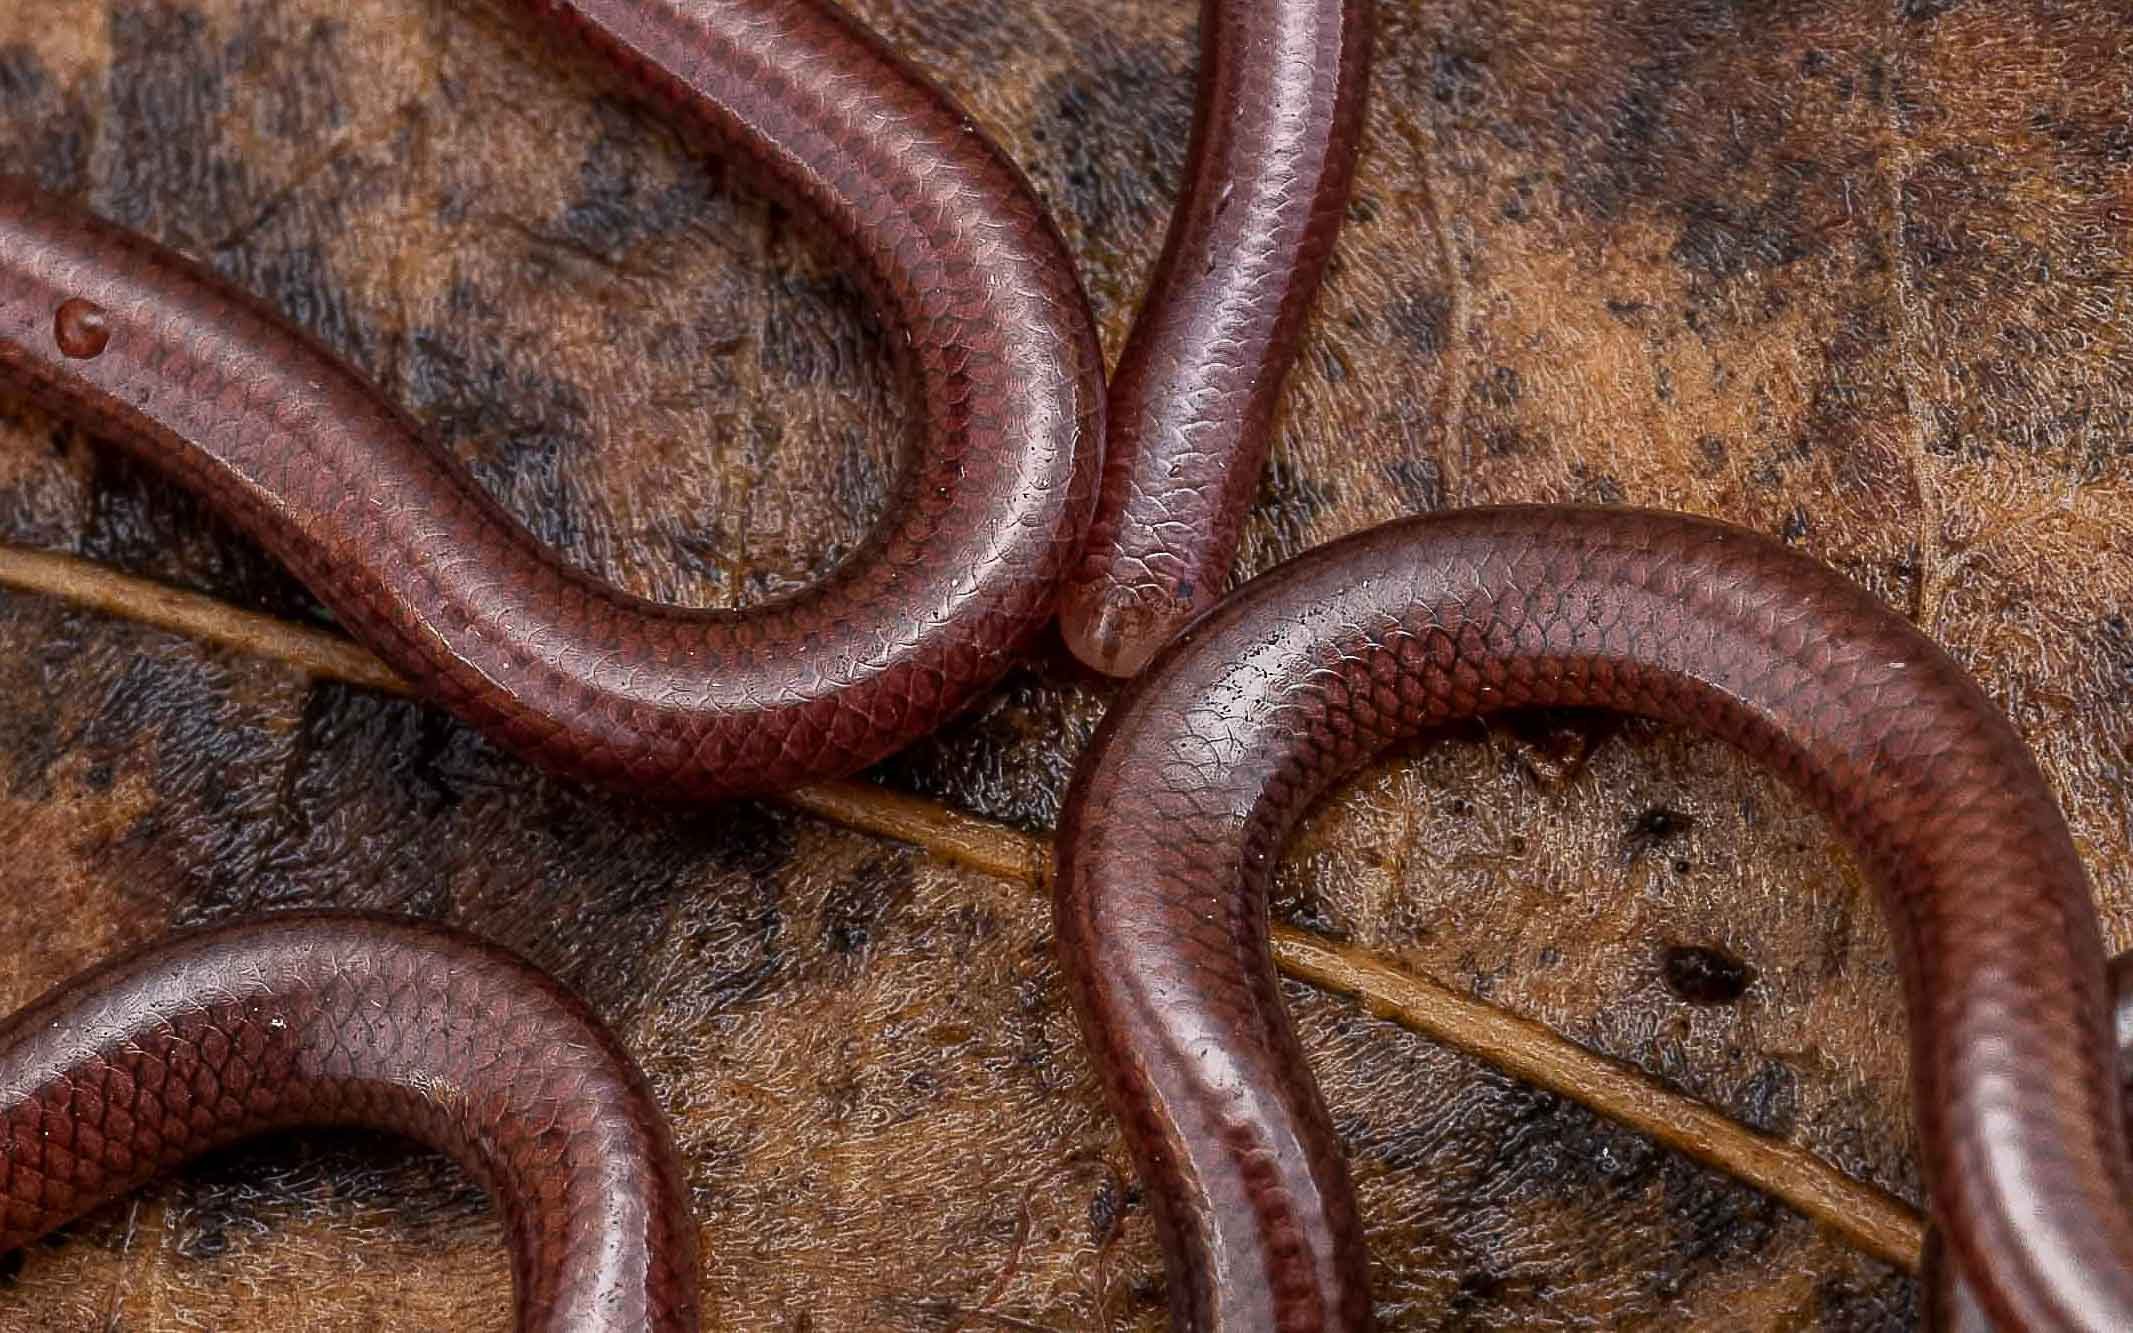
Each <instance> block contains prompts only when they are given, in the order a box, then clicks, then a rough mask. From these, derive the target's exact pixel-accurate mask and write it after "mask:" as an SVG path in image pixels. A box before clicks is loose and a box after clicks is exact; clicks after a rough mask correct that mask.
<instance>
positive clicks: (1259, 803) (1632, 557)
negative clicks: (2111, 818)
mask: <svg viewBox="0 0 2133 1333" xmlns="http://www.w3.org/2000/svg"><path fill="white" fill-rule="evenodd" d="M1559 705H1578V706H1598V707H1607V708H1613V709H1618V710H1622V711H1626V712H1633V713H1639V714H1644V715H1647V716H1652V717H1657V718H1661V719H1665V720H1669V721H1677V722H1687V723H1690V724H1692V725H1695V726H1697V727H1699V728H1700V729H1702V730H1704V731H1707V732H1710V733H1712V734H1714V735H1716V736H1719V737H1722V738H1724V739H1725V740H1728V741H1730V742H1732V743H1733V744H1735V745H1737V746H1739V747H1740V748H1741V749H1742V750H1744V751H1745V752H1746V753H1748V754H1749V755H1750V756H1752V757H1755V758H1757V759H1760V760H1762V761H1763V762H1765V763H1768V764H1770V765H1772V766H1773V767H1775V768H1776V769H1777V770H1778V771H1779V772H1781V773H1782V774H1783V775H1784V776H1785V777H1786V778H1787V779H1788V780H1790V781H1791V782H1792V783H1794V784H1795V785H1797V786H1798V787H1799V788H1800V789H1801V790H1802V791H1804V792H1805V793H1806V794H1807V795H1808V796H1810V797H1811V798H1812V799H1813V800H1814V801H1815V803H1816V804H1817V805H1818V806H1819V807H1820V808H1821V809H1822V810H1823V811H1824V812H1826V813H1827V814H1828V815H1829V816H1830V818H1831V819H1832V820H1833V821H1834V822H1835V824H1836V825H1837V827H1838V828H1839V830H1841V832H1842V833H1843V834H1844V835H1845V837H1846V839H1847V840H1848V841H1849V843H1850V845H1851V847H1852V849H1853V851H1854V853H1855V854H1856V855H1857V856H1858V858H1859V860H1860V862H1861V864H1862V867H1863V868H1864V869H1865V870H1866V871H1867V873H1868V875H1869V877H1870V878H1871V879H1872V880H1873V881H1874V883H1875V885H1876V886H1877V888H1878V890H1879V893H1880V897H1881V902H1882V907H1883V910H1884V913H1885V915H1886V916H1887V918H1888V921H1889V926H1890V933H1891V934H1892V935H1893V936H1894V937H1895V940H1896V943H1897V948H1898V953H1899V962H1900V964H1901V967H1902V970H1903V975H1904V979H1905V988H1906V995H1907V999H1908V1006H1909V1016H1910V1031H1911V1050H1912V1071H1913V1091H1914V1094H1915V1099H1916V1113H1917V1121H1918V1129H1919V1140H1920V1146H1921V1151H1922V1156H1923V1160H1924V1166H1925V1174H1926V1177H1927V1183H1928V1189H1929V1192H1930V1196H1931V1205H1932V1211H1933V1214H1934V1216H1935V1218H1936V1220H1937V1221H1938V1223H1939V1225H1940V1226H1941V1227H1942V1228H1943V1236H1944V1239H1945V1242H1946V1244H1947V1246H1948V1248H1949V1250H1950V1252H1951V1253H1952V1254H1953V1255H1954V1256H1955V1258H1956V1260H1957V1263H1958V1265H1959V1267H1960V1269H1961V1270H1962V1271H1963V1272H1964V1273H1965V1274H1966V1275H1968V1276H1969V1277H1970V1278H1971V1280H1972V1281H1973V1282H1974V1283H1975V1284H1976V1287H1977V1290H1978V1292H1979V1294H1980V1296H1981V1298H1982V1300H1983V1301H1984V1303H1985V1304H1986V1306H1987V1308H1988V1309H1989V1310H1990V1311H1991V1312H1992V1313H1993V1314H1994V1315H1995V1316H1997V1317H1998V1318H1999V1319H2000V1320H2001V1321H2002V1322H2003V1324H2004V1326H2005V1327H2006V1328H2009V1329H2083V1330H2105V1329H2114V1328H2115V1329H2126V1328H2133V1211H2129V1210H2128V1207H2127V1201H2128V1200H2133V1177H2129V1173H2128V1168H2127V1162H2126V1149H2125V1143H2124V1137H2123V1130H2122V1127H2121V1123H2120V1115H2119V1104H2118V1090H2117V1078H2116V1066H2115V1060H2114V1058H2113V1054H2112V1051H2113V1047H2112V1046H2111V1036H2112V1028H2111V1023H2110V1020H2109V1015H2108V1012H2107V1008H2106V1004H2105V988H2104V970H2103V951H2102V945H2101V943H2100V939H2099V934H2098V927H2097V921H2096V917H2095V912H2094V908H2093V906H2092V904H2091V902H2090V900H2089V893H2088V886H2087V881H2086V880H2085V878H2084V876H2083V873H2082V868H2081V862H2080V860H2079V859H2078V857H2077V856H2076V854H2075V851H2074V847H2073V843H2072V841H2071V839H2070V838H2069V836H2068V834H2067V831H2066V826H2065V824H2064V822H2063V821H2062V820H2061V818H2060V815H2059V811H2058V809H2057V807H2056V806H2055V805H2054V804H2053V801H2052V797H2051V794H2050V792H2049V791H2048V790H2047V789H2046V787H2045V785H2044V780H2043V777H2042V775H2041V774H2039V772H2038V771H2037V768H2036V765H2035V763H2034V762H2033V761H2032V760H2031V758H2030V756H2029V753H2028V751H2027V750H2025V749H2024V748H2023V745H2022V742H2021V740H2020V739H2019V738H2018V737H2017V736H2016V735H2015V733H2014V730H2013V728H2012V727H2011V726H2010V725H2009V724H2008V723H2007V721H2006V720H2005V719H2004V718H2003V717H2002V716H2001V715H2000V713H1999V711H1998V710H1997V709H1996V708H1995V707H1994V706H1993V704H1992V702H1991V701H1990V700H1989V699H1987V698H1986V697H1985V695H1984V694H1983V693H1982V692H1981V691H1980V690H1979V689H1978V688H1977V686H1976V685H1975V684H1973V683H1972V682H1971V681H1970V679H1969V678H1968V677H1967V676H1966V675H1965V674H1964V673H1963V672H1962V670H1961V669H1960V668H1959V667H1957V666H1956V665H1955V664H1954V663H1953V662H1952V661H1951V660H1950V659H1949V658H1948V656H1947V655H1946V654H1945V653H1943V652H1942V651H1941V650H1940V649H1939V648H1937V647H1935V646H1934V645H1933V644H1932V643H1931V642H1930V641H1929V640H1927V639H1926V638H1925V637H1924V636H1923V635H1921V634H1919V633H1918V632H1917V631H1916V630H1915V629H1914V628H1913V627H1912V626H1911V625H1910V624H1909V623H1908V622H1906V621H1905V620H1903V619H1902V618H1901V617H1899V616H1897V615H1896V614H1894V613H1893V612H1891V611H1890V610H1889V609H1888V608H1887V607H1885V606H1884V605H1882V604H1881V603H1880V602H1878V601H1877V600H1875V599H1874V598H1873V597H1872V596H1870V595H1869V594H1867V593H1866V592H1864V591H1863V590H1861V589H1859V588H1857V587H1856V586H1854V585H1852V584H1851V583H1849V582H1847V581H1846V580H1844V579H1843V578H1841V577H1839V576H1838V575H1836V574H1834V573H1832V572H1831V571H1829V570H1827V569H1825V568H1824V567H1822V566H1820V565H1818V564H1816V563H1814V562H1813V561H1810V560H1808V559H1805V558H1803V557H1801V556H1798V555H1796V554H1793V553H1792V552H1790V551H1788V550H1787V549H1786V548H1784V547H1783V546H1781V545H1779V544H1777V543H1776V542H1773V541H1770V540H1769V539H1766V538H1763V537H1759V536H1756V535H1753V534H1750V533H1747V532H1744V531H1741V530H1739V529H1735V528H1730V527H1726V526H1723V525H1721V524H1717V523H1713V522H1707V521H1704V520H1699V519H1693V518H1687V517H1682V516H1678V515H1669V514H1660V513H1654V512H1649V511H1636V510H1609V509H1570V508H1511V509H1482V510H1470V511H1464V512H1459V513H1453V514H1446V515H1443V516H1439V517H1431V518H1423V519H1416V520H1409V521H1404V522H1400V523H1394V524H1388V525H1386V526H1384V527H1381V528H1377V529H1374V530H1372V531H1369V532H1367V533H1363V534H1360V535H1358V536H1356V537H1352V538H1349V539H1347V540H1344V541H1340V542H1336V543H1333V544H1331V545H1329V546H1325V547H1321V548H1319V549H1317V550H1314V551H1311V552H1309V553H1307V554H1305V555H1304V556H1302V557H1300V558H1299V559H1297V560H1295V561H1293V562H1291V563H1289V564H1288V565H1285V566H1283V567H1281V568H1279V569H1277V570H1275V571H1273V572H1272V573H1270V574H1267V575H1265V576H1263V577H1262V578H1260V579H1258V580H1256V581H1254V582H1253V583H1251V584H1250V585H1248V586H1247V587H1246V588H1244V589H1243V590H1242V591H1241V592H1239V593H1238V594H1237V595H1236V596H1234V597H1233V598H1232V599H1230V600H1229V601H1227V602H1225V603H1223V604H1221V605H1220V606H1218V607H1217V608H1216V609H1215V610H1214V611H1212V612H1210V613H1209V614H1208V615H1206V616H1205V617H1204V618H1202V619H1201V620H1199V621H1197V622H1195V623H1194V624H1193V625H1192V626H1190V627H1189V628H1188V629H1187V630H1186V631H1185V632H1184V633H1183V634H1181V635H1180V636H1179V638H1178V639H1176V640H1175V641H1173V643H1172V644H1171V645H1170V647H1168V648H1167V649H1166V650H1165V651H1164V653H1163V654H1162V655H1161V656H1160V657H1158V658H1157V660H1156V662H1155V664H1154V665H1153V666H1151V668H1150V669H1149V671H1148V672H1147V673H1146V674H1145V675H1143V676H1142V677H1141V678H1140V679H1139V680H1138V681H1136V682H1135V683H1134V684H1133V685H1132V686H1131V687H1129V688H1128V690H1127V692H1126V694H1125V696H1124V697H1123V698H1122V699H1121V700H1120V701H1119V703H1118V704H1117V705H1115V706H1114V707H1113V708H1112V710H1111V712H1110V713H1109V715H1108V716H1107V717H1106V719H1105V721H1104V725H1103V728H1102V730H1101V731H1100V732H1099V733H1098V736H1097V738H1096V740H1095V742H1094V744H1093V746H1092V749H1091V752H1090V754H1089V755H1088V756H1087V757H1086V759H1085V760H1084V762H1083V764H1082V766H1081V768H1080V769H1079V771H1078V773H1077V776H1076V781H1075V785H1074V788H1073V791H1072V793H1071V794H1070V796H1069V798H1068V805H1067V810H1066V814H1065V817H1064V818H1063V819H1062V821H1061V825H1060V830H1059V841H1058V853H1057V867H1056V872H1055V873H1056V875H1057V905H1056V926H1057V930H1058V935H1059V949H1060V955H1061V958H1062V959H1063V961H1064V964H1065V967H1066V969H1067V973H1068V979H1069V983H1070V985H1071V987H1072V989H1073V992H1074V995H1075V999H1076V1003H1077V1005H1078V1007H1079V1009H1080V1011H1081V1014H1082V1020H1083V1021H1082V1030H1083V1034H1084V1036H1085V1037H1086V1039H1087V1041H1088V1043H1089V1045H1090V1048H1091V1050H1092V1052H1093V1053H1094V1056H1095V1059H1096V1063H1097V1065H1098V1067H1099V1069H1100V1070H1101V1072H1102V1075H1103V1080H1104V1084H1105V1087H1106V1089H1107V1093H1108V1096H1109V1098H1110V1100H1111V1103H1112V1106H1113V1109H1114V1110H1115V1112H1116V1113H1117V1114H1118V1116H1119V1118H1120V1120H1121V1122H1122V1124H1123V1126H1124V1128H1125V1132H1126V1136H1127V1139H1128V1141H1129V1143H1130V1145H1131V1147H1132V1149H1133V1152H1134V1157H1135V1161H1136V1163H1137V1164H1138V1167H1139V1170H1140V1173H1141V1177H1142V1180H1143V1182H1144V1183H1145V1184H1146V1186H1147V1188H1148V1190H1149V1192H1150V1195H1151V1198H1152V1200H1153V1202H1154V1205H1155V1210H1156V1214H1157V1217H1158V1219H1159V1226H1160V1229H1161V1232H1162V1235H1163V1238H1164V1249H1165V1253H1166V1256H1167V1260H1168V1264H1169V1270H1170V1281H1171V1287H1170V1293H1171V1309H1172V1313H1173V1322H1174V1326H1175V1327H1177V1328H1180V1329H1191V1330H1214V1329H1220V1330H1230V1331H1232V1333H1235V1331H1239V1330H1247V1329H1249V1330H1267V1329H1283V1330H1294V1331H1296V1333H1301V1331H1302V1330H1311V1329H1343V1330H1352V1329H1361V1328H1365V1327H1367V1326H1368V1325H1369V1322H1370V1296H1369V1290H1368V1285H1367V1283H1366V1281H1365V1273H1364V1250H1363V1237H1362V1225H1361V1222H1360V1220H1359V1219H1358V1217H1357V1214H1356V1207H1355V1199H1354V1196H1353V1194H1352V1193H1351V1190H1350V1187H1349V1182H1348V1176H1347V1171H1346V1168H1345V1166H1344V1164H1343V1162H1342V1160H1341V1152H1340V1144H1339V1141H1338V1140H1337V1139H1336V1137H1335V1136H1334V1133H1333V1129H1332V1127H1331V1125H1330V1123H1329V1122H1328V1119H1327V1115H1326V1111H1325V1108H1324V1105H1323V1104H1322V1102H1321V1101H1320V1098H1319V1094H1318V1089H1317V1087H1316V1085H1315V1084H1314V1083H1313V1081H1312V1079H1311V1077H1310V1074H1309V1072H1308V1071H1307V1070H1306V1068H1305V1066H1304V1063H1303V1057H1302V1052H1301V1050H1300V1049H1299V1048H1298V1046H1297V1042H1296V1038H1295V1035H1294V1033H1293V1032H1292V1031H1291V1028H1290V1025H1289V1020H1288V1017H1287V1015H1286V1013H1285V1011H1284V1009H1283V1007H1282V1003H1281V998H1280V992H1279V991H1278V989H1277V988H1276V984H1275V978H1274V971H1273V968H1272V965H1271V963H1270V961H1269V959H1268V955H1267V885H1268V878H1269V875H1270V873H1271V871H1272V868H1273V865H1274V862H1275V859H1276V857H1277V855H1278V853H1279V852H1280V849H1281V844H1282V841H1283V839H1284V838H1285V837H1286V835H1287V833H1288V831H1289V830H1290V828H1291V827H1292V826H1293V825H1294V823H1295V821H1296V819H1297V818H1298V817H1299V816H1300V815H1301V814H1302V813H1303V811H1304V810H1305V809H1306V808H1307V807H1308V806H1309V805H1310V803H1311V801H1312V800H1313V798H1314V797H1316V796H1317V795H1318V794H1319V793H1321V792H1323V791H1325V790H1326V788H1327V787H1328V786H1329V785H1330V784H1331V783H1333V782H1335V781H1337V780H1338V779H1340V778H1341V777H1342V776H1343V775H1344V774H1346V773H1348V772H1350V771H1351V770H1353V769H1354V768H1355V767H1356V766H1358V765H1359V764H1361V763H1362V762H1363V761H1364V760H1366V759H1368V758H1369V757H1370V756H1372V755H1374V754H1376V753H1377V752H1379V751H1380V750H1382V749H1384V748H1385V747H1386V746H1387V745H1389V744H1392V743H1394V742H1396V741H1398V740H1400V739H1402V738H1403V737H1407V736H1410V735H1412V734H1414V733H1416V732H1417V731H1419V730H1420V729H1422V728H1425V727H1429V726H1432V725H1437V724H1441V723H1443V722H1445V721H1447V720H1450V719H1456V718H1460V717H1465V716H1468V715H1472V714H1480V713H1490V712H1495V711H1497V710H1500V709H1506V708H1519V707H1527V706H1559Z"/></svg>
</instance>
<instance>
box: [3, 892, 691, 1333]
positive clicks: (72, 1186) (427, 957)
mask: <svg viewBox="0 0 2133 1333" xmlns="http://www.w3.org/2000/svg"><path fill="white" fill-rule="evenodd" d="M298 1125H302V1126H322V1125H356V1126H363V1127H365V1128H374V1129H384V1130H390V1131H392V1132H394V1133H398V1134H404V1135H406V1136H407V1137H409V1138H412V1139H415V1140H417V1141H419V1142H422V1143H425V1144H428V1145H429V1146H431V1147H434V1148H439V1149H442V1150H443V1151H445V1152H448V1153H450V1154H451V1155H452V1156H454V1157H456V1158H457V1159H459V1161H460V1163H461V1164H462V1165H464V1166H465V1167H466V1168H467V1169H468V1170H469V1171H470V1172H472V1173H473V1174H474V1176H475V1177H476V1178H477V1179H479V1180H480V1181H481V1182H482V1183H483V1184H484V1185H486V1186H487V1187H488V1189H489V1192H490V1194H491V1195H492V1196H493V1197H494V1198H495V1199H496V1201H497V1204H498V1205H499V1207H500V1209H501V1211H502V1213H503V1221H504V1230H505V1233H506V1234H507V1235H508V1236H509V1237H510V1240H511V1260H512V1263H511V1270H512V1278H513V1284H514V1286H515V1287H516V1289H517V1293H518V1327H519V1328H520V1330H521V1331H522V1333H534V1330H542V1331H543V1333H646V1330H656V1333H687V1331H688V1330H692V1329H694V1328H695V1327H696V1326H697V1298H696V1231H695V1227H694V1224H693V1223H691V1221H690V1220H689V1207H688V1195H687V1192H686V1183H685V1181H684V1179H683V1177H682V1174H681V1169H680V1167H679V1165H678V1164H677V1162H676V1160H675V1157H674V1149H673V1145H672V1144H671V1143H670V1142H669V1141H668V1136H667V1128H666V1120H665V1117H664V1116H663V1115H662V1114H661V1112H660V1109H659V1103H658V1102H657V1101H655V1100H654V1099H653V1097H652V1094H651V1091H650V1089H648V1088H647V1087H646V1086H645V1082H644V1077H643V1075H642V1074H640V1073H639V1072H638V1070H637V1066H636V1065H635V1064H633V1063H632V1062H631V1061H630V1058H629V1056H628V1054H626V1053H625V1052H624V1051H623V1049H622V1047H621V1045H620V1044H619V1043H618V1042H616V1040H615V1039H614V1037H613V1036H612V1035H610V1034H609V1033H608V1031H607V1029H606V1028H604V1027H602V1026H601V1024H600V1022H599V1020H598V1019H596V1018H594V1017H593V1015H592V1014H591V1013H590V1012H589V1011H588V1010H587V1009H586V1008H585V1006H584V1005H583V1004H582V1003H580V1002H579V1001H578V1000H577V999H576V998H575V997H574V996H572V995H571V994H570V993H569V992H568V991H566V990H564V989H563V988H562V987H561V986H559V985H557V984H556V983H555V982H553V981H551V980H549V979H548V978H547V977H546V976H544V975H542V974H541V973H540V972H538V971H536V970H534V969H533V968H532V967H529V966H528V965H527V964H525V963H524V962H521V961H520V960H519V959H518V958H516V957H514V956H512V955H511V954H508V953H505V952H504V951H503V950H501V949H498V948H495V947H494V946H491V945H487V944H483V943H481V942H479V941H477V940H473V939H470V938H468V937H466V936H464V935H461V934H458V933H456V932H453V931H448V930H445V929H442V928H440V927H437V926H432V925H425V924H421V923H418V922H411V921H404V920H400V919H397V918H392V917H379V916H369V915H362V914H357V913H309V912H306V913H290V914H286V915H280V916H270V917H267V918H265V919H263V920H260V921H256V922H252V923H249V924H245V925H237V926H224V927H221V928H219V929H215V930H208V931H203V932H200V933H197V934H192V935H184V936H179V937H176V938H174V939H172V940H169V941H165V942H161V943H157V944H153V945H150V946H148V947H146V948H142V949H137V950H135V951H133V952H131V953H128V954H125V955H122V956H120V957H118V958H115V959H113V960H112V961H110V962H107V963H104V964H103V965H101V966H99V967H97V968H95V969H93V970H92V971H89V972H86V973H84V974H82V975H81V976H79V977H76V978H75V979H74V980H72V981H69V982H66V983H64V984H63V985H60V986H58V987H56V988H54V989H53V990H52V991H50V992H49V993H48V994H46V995H45V996H44V998H42V999H40V1000H38V1001H37V1002H36V1003H34V1004H32V1005H30V1006H29V1007H28V1008H26V1009H24V1010H22V1011H21V1012H20V1013H17V1014H16V1015H14V1017H12V1018H10V1019H8V1020H7V1021H6V1023H4V1024H0V1134H4V1136H5V1137H4V1138H0V1205H4V1207H5V1209H6V1213H5V1225H4V1226H0V1252H6V1251H12V1250H14V1249H16V1248H18V1247H20V1246H22V1245H24V1244H26V1243H27V1242H29V1241H31V1240H34V1239H36V1238H37V1237H39V1236H42V1235H44V1234H45V1233H46V1232H48V1231H50V1230H52V1229H53V1228H54V1227H59V1226H64V1225H65V1224H66V1223H68V1222H70V1221H72V1220H74V1219H75V1218H77V1217H79V1216H81V1215H82V1214H83V1213H86V1212H88V1211H89V1210H90V1209H92V1208H95V1207H96V1206H97V1205H99V1204H102V1203H104V1202H106V1201H107V1200H110V1199H114V1198H117V1197H118V1196H119V1195H121V1194H124V1193H126V1192H127V1191H129V1190H131V1189H133V1188H134V1187H136V1186H138V1185H140V1184H141V1183H142V1182H143V1181H146V1180H148V1179H149V1178H150V1177H152V1176H155V1175H158V1174H160V1173H161V1172H163V1171H165V1170H167V1169H169V1168H171V1167H173V1166H176V1165H177V1164H179V1163H181V1162H184V1161H187V1160H189V1159H191V1158H193V1157H196V1156H198V1155H199V1154H201V1153H204V1152H208V1151H210V1150H212V1149H214V1148H217V1147H220V1146H222V1145H224V1144H228V1143H232V1142H235V1141H236V1140H238V1139H241V1138H244V1137H247V1136H249V1135H252V1134H258V1133H263V1132H266V1131H270V1130H274V1129H281V1128H287V1127H291V1126H298Z"/></svg>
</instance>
